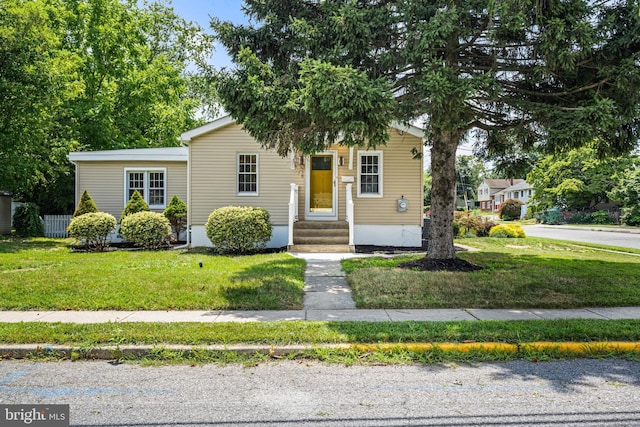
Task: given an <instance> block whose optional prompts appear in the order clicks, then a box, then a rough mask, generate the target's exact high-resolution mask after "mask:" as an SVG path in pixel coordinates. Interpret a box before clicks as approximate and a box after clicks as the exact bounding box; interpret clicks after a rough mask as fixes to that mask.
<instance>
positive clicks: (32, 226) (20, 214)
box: [13, 203, 44, 237]
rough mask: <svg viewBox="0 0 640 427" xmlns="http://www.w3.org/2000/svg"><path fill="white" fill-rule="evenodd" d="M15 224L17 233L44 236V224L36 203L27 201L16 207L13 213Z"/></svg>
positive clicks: (26, 235) (19, 234) (25, 235)
mask: <svg viewBox="0 0 640 427" xmlns="http://www.w3.org/2000/svg"><path fill="white" fill-rule="evenodd" d="M13 226H14V227H15V229H16V234H18V236H23V237H40V236H44V224H43V223H42V221H41V220H40V209H39V208H38V205H36V204H35V203H25V204H24V205H20V206H18V207H17V208H16V212H15V213H14V214H13Z"/></svg>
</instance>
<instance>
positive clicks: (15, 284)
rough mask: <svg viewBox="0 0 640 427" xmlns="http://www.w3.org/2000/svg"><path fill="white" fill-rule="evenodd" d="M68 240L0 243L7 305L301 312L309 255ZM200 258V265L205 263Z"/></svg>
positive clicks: (1, 305)
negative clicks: (106, 248) (92, 245)
mask: <svg viewBox="0 0 640 427" xmlns="http://www.w3.org/2000/svg"><path fill="white" fill-rule="evenodd" d="M70 243H71V241H70V240H60V239H24V240H8V239H3V240H0V309H4V310H36V309H38V310H214V309H230V310H241V309H242V310H281V309H301V308H302V299H303V295H304V291H303V290H304V267H305V262H304V260H300V259H296V258H293V257H292V256H290V255H288V254H286V253H276V254H266V255H252V256H238V257H230V256H217V255H213V254H211V253H208V252H205V251H201V252H189V251H184V250H178V251H111V252H101V253H97V252H96V253H86V252H73V251H72V250H71V249H70V247H69V244H70ZM200 262H202V267H200V264H199V263H200Z"/></svg>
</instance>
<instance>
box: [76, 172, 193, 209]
mask: <svg viewBox="0 0 640 427" xmlns="http://www.w3.org/2000/svg"><path fill="white" fill-rule="evenodd" d="M77 165H78V167H77V176H76V182H77V186H76V188H77V194H76V203H77V201H79V200H80V196H81V195H82V192H83V191H84V190H87V191H88V192H89V194H90V195H91V198H92V199H93V201H94V202H95V204H96V206H97V207H98V209H99V210H100V211H101V212H107V213H110V214H111V215H113V216H115V217H116V220H118V221H119V219H120V214H121V213H122V210H123V209H124V197H125V195H124V191H125V190H124V170H125V168H140V169H153V168H166V169H167V176H166V182H167V192H166V194H165V199H166V203H169V201H170V200H171V197H173V195H174V194H176V195H177V196H178V197H180V198H181V199H182V200H183V201H184V202H185V203H186V202H187V164H186V162H126V161H125V162H123V161H118V162H96V161H91V162H78V163H77ZM156 211H157V212H160V211H161V210H156Z"/></svg>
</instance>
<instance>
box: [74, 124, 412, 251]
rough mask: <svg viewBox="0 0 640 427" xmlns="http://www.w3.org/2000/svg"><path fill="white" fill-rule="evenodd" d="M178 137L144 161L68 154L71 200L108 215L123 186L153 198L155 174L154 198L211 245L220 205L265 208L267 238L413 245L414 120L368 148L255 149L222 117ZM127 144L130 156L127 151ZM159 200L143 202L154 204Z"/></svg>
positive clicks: (121, 200)
mask: <svg viewBox="0 0 640 427" xmlns="http://www.w3.org/2000/svg"><path fill="white" fill-rule="evenodd" d="M181 139H182V142H183V144H184V146H185V147H182V148H175V149H157V150H158V151H156V152H152V150H155V149H150V150H146V151H147V152H148V153H150V154H155V157H154V158H153V159H151V158H148V159H147V160H146V161H143V158H144V157H145V155H144V151H145V150H119V152H118V153H113V152H95V153H72V154H71V155H70V156H69V158H70V159H71V161H73V162H74V163H75V164H76V167H77V175H76V200H79V197H80V195H81V194H82V191H84V190H85V189H86V190H88V191H89V193H90V194H91V196H92V197H93V199H94V201H95V203H96V205H97V206H98V208H99V209H100V210H102V211H107V212H110V213H113V214H114V215H115V214H116V213H117V215H115V216H116V218H118V216H119V214H120V212H121V211H122V209H123V208H124V205H125V204H126V200H128V197H129V194H130V193H132V189H134V188H137V187H140V188H142V189H143V190H145V191H146V192H145V193H144V194H145V199H147V198H149V197H153V194H154V191H155V190H157V186H158V185H160V184H159V182H160V181H161V179H160V178H162V179H163V180H164V181H163V184H162V185H164V187H163V188H165V189H166V190H165V191H164V204H166V203H167V202H168V199H170V197H171V196H172V195H173V194H178V196H180V198H181V199H182V200H184V201H185V202H186V203H187V204H188V206H189V215H188V225H189V229H190V233H189V235H188V243H189V244H190V245H191V246H210V245H211V243H210V241H209V239H208V238H207V236H206V233H205V224H206V222H207V219H208V217H209V215H210V214H211V212H213V211H214V210H215V209H217V208H220V207H223V206H254V207H262V208H265V209H266V210H267V211H268V212H269V214H270V218H271V223H272V225H273V235H272V238H271V241H270V242H269V245H268V246H269V247H274V248H277V247H284V246H289V247H292V249H294V250H300V251H304V250H322V249H323V248H325V249H326V250H341V249H342V250H353V247H354V245H385V246H421V243H422V220H423V217H422V200H423V194H422V191H423V187H422V170H423V163H422V159H421V158H414V157H415V156H414V155H413V154H412V153H413V152H414V151H415V150H418V152H422V146H423V134H422V131H421V130H420V129H418V128H415V127H406V126H400V125H394V126H393V127H392V129H391V131H390V141H389V142H388V143H387V145H386V146H384V147H379V148H377V149H376V150H361V149H358V148H349V147H343V146H337V145H336V146H333V147H331V148H330V149H328V150H327V151H325V152H322V153H318V154H315V155H312V156H302V155H299V154H293V153H292V154H291V155H289V156H287V157H286V158H282V157H280V156H279V155H278V154H277V153H276V152H275V151H272V150H266V149H263V148H261V146H260V145H259V144H258V143H257V142H256V141H255V140H254V139H253V138H252V137H251V136H250V135H249V134H248V133H247V132H245V131H244V130H243V129H242V127H241V126H239V125H237V124H236V123H235V121H234V120H233V119H232V118H231V117H229V116H227V117H223V118H220V119H218V120H215V121H213V122H211V123H208V124H206V125H204V126H202V127H199V128H196V129H193V130H190V131H188V132H185V133H183V134H182V136H181ZM161 150H167V151H165V152H164V153H163V152H162V151H161ZM178 150H184V154H180V158H179V159H178V158H173V159H170V158H169V156H168V154H169V153H170V152H172V153H174V154H175V155H176V156H177V155H178V153H182V152H179V151H178ZM128 152H130V154H131V155H136V156H140V157H136V158H135V159H132V158H131V156H129V155H128V154H127V153H128ZM116 156H117V158H115V157H116ZM155 171H158V172H160V173H161V174H160V175H154V173H155ZM138 173H140V174H142V175H138ZM109 177H112V178H109ZM158 177H160V178H158ZM148 203H149V201H148ZM164 204H163V203H158V204H157V205H155V206H151V207H152V208H155V209H158V210H160V209H163V208H164V207H163V206H164ZM326 245H333V246H331V247H330V248H327V246H326Z"/></svg>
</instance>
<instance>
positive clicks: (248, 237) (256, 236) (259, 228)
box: [206, 206, 271, 254]
mask: <svg viewBox="0 0 640 427" xmlns="http://www.w3.org/2000/svg"><path fill="white" fill-rule="evenodd" d="M206 233H207V237H208V238H209V240H211V243H212V244H213V247H214V249H215V250H216V251H218V252H219V253H229V254H247V253H251V252H256V251H258V250H261V249H263V248H264V247H265V246H266V245H267V242H269V240H270V239H271V222H270V220H269V212H267V211H266V210H265V209H262V208H253V207H250V206H245V207H235V206H227V207H224V208H220V209H216V210H215V211H213V212H212V213H211V215H209V219H208V220H207V224H206Z"/></svg>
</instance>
